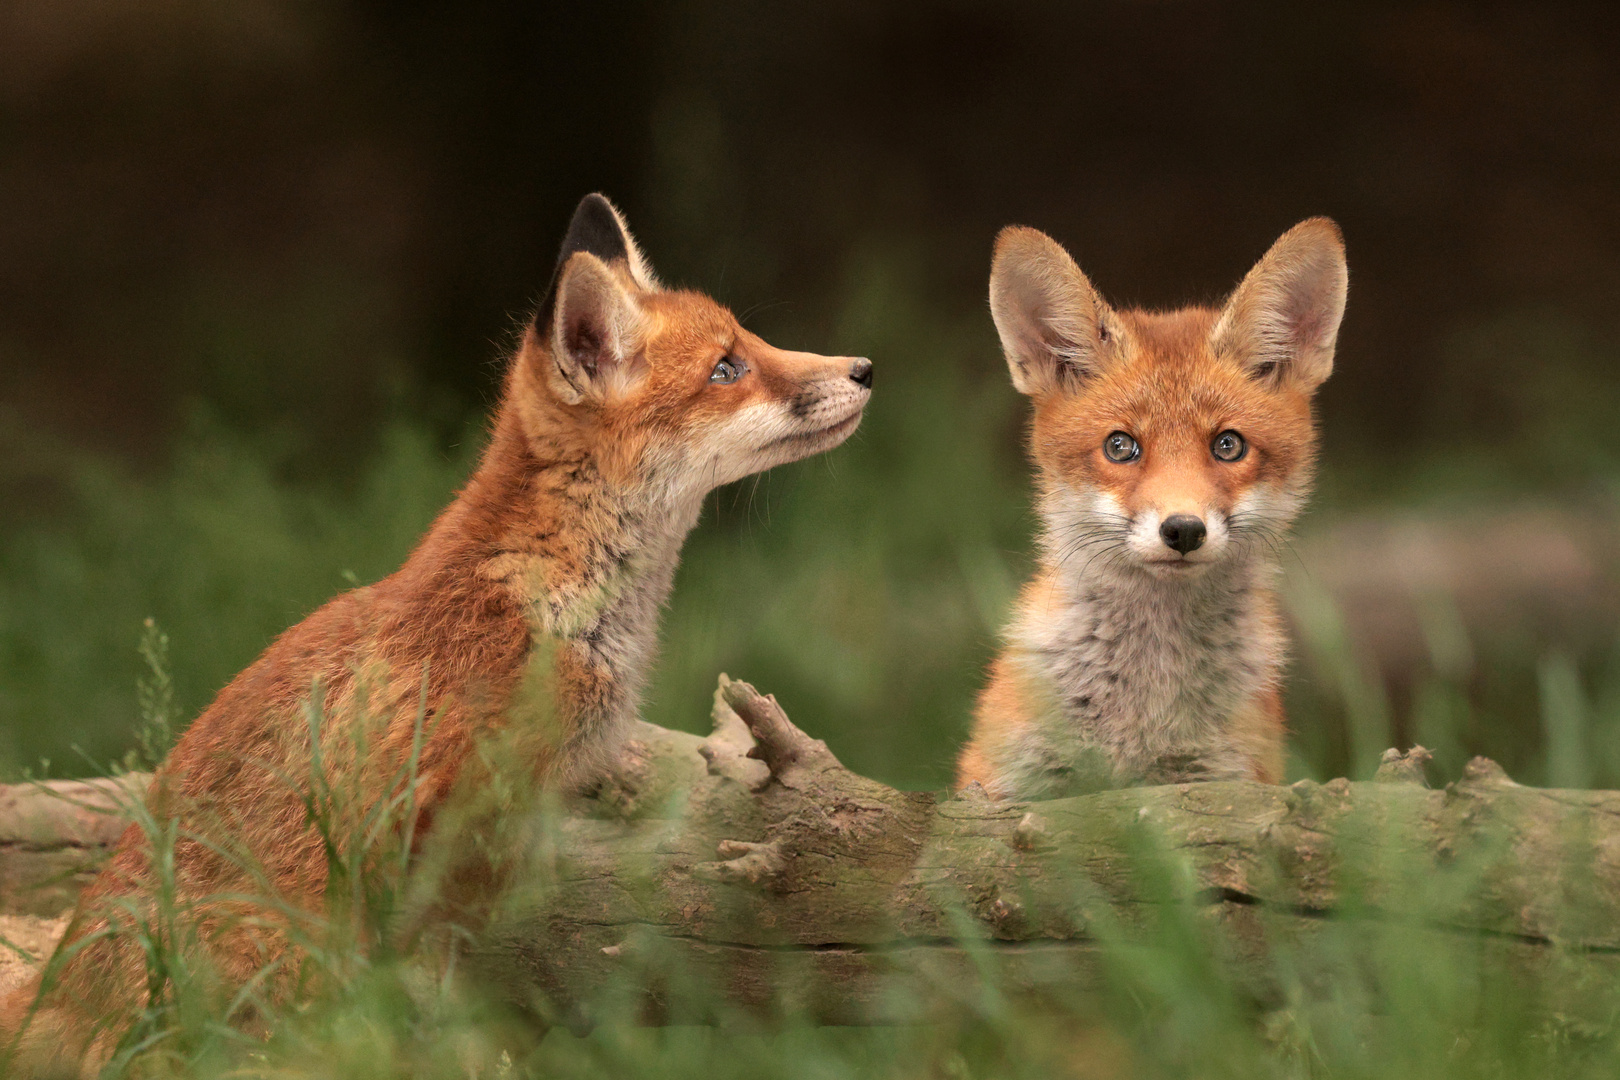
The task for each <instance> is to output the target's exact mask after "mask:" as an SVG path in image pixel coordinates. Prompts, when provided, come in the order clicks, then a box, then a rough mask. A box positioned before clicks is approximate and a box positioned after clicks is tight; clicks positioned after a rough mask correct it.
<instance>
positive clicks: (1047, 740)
mask: <svg viewBox="0 0 1620 1080" xmlns="http://www.w3.org/2000/svg"><path fill="white" fill-rule="evenodd" d="M1263 574H1264V570H1263V568H1260V567H1249V566H1235V567H1229V568H1224V567H1223V568H1217V569H1216V570H1214V571H1212V572H1211V573H1210V574H1208V575H1205V576H1204V577H1203V578H1200V579H1198V580H1194V581H1177V580H1170V581H1165V580H1161V579H1154V578H1150V577H1147V576H1146V575H1144V574H1140V573H1135V572H1130V571H1126V572H1122V573H1118V574H1095V575H1093V576H1090V577H1088V578H1086V579H1081V580H1068V581H1057V582H1054V583H1053V586H1052V587H1053V588H1054V589H1056V590H1059V594H1058V595H1057V596H1056V597H1054V600H1055V603H1054V604H1053V605H1052V606H1050V607H1048V608H1046V610H1045V611H1044V612H1043V613H1042V614H1041V616H1039V617H1027V618H1025V619H1023V620H1021V621H1020V622H1019V623H1017V624H1015V625H1014V627H1013V630H1012V645H1013V650H1012V657H1011V658H1012V660H1013V663H1014V664H1016V665H1017V666H1018V667H1019V668H1020V669H1021V671H1022V674H1023V675H1024V679H1025V682H1026V684H1027V685H1029V686H1030V687H1031V688H1032V689H1033V690H1035V692H1036V698H1037V700H1036V701H1034V702H1032V703H1031V704H1032V705H1033V706H1034V708H1035V716H1034V722H1033V723H1032V724H1030V725H1029V727H1028V728H1027V729H1025V730H1024V732H1023V733H1022V734H1021V735H1020V737H1019V740H1018V742H1019V745H1018V746H1016V747H1012V748H1009V749H1010V750H1012V754H1011V757H1012V758H1013V759H1014V760H1015V761H1016V762H1017V764H1015V765H1014V767H1013V768H1012V769H1011V770H1009V771H1010V772H1011V773H1012V774H1013V775H1012V776H1011V777H1009V778H1010V779H1011V780H1012V787H1013V788H1014V789H1015V790H1016V791H1017V792H1018V794H1019V795H1021V796H1024V797H1034V796H1037V795H1039V796H1044V797H1052V796H1058V795H1062V794H1069V793H1075V792H1078V791H1084V790H1091V789H1095V788H1097V787H1101V786H1108V785H1111V784H1117V783H1120V782H1132V781H1147V782H1155V783H1164V782H1176V781H1180V780H1194V779H1198V780H1210V779H1227V778H1234V779H1235V778H1239V777H1243V776H1246V775H1248V774H1249V772H1250V769H1251V765H1250V762H1249V761H1248V759H1247V757H1246V755H1244V754H1243V753H1242V752H1241V750H1240V749H1239V748H1238V747H1237V746H1236V745H1234V744H1233V741H1232V740H1231V739H1230V738H1228V737H1227V729H1228V727H1229V723H1230V720H1231V718H1232V716H1233V714H1234V713H1236V712H1237V711H1238V710H1239V709H1241V708H1243V707H1245V706H1246V705H1247V704H1248V703H1249V702H1251V701H1252V700H1253V699H1254V698H1255V697H1256V696H1257V695H1258V694H1260V693H1261V692H1263V691H1264V690H1265V689H1267V688H1268V687H1269V686H1270V685H1271V684H1272V682H1273V681H1274V680H1275V677H1276V671H1277V668H1278V666H1279V664H1280V662H1281V654H1282V643H1281V641H1280V639H1279V637H1278V635H1277V632H1276V630H1275V628H1274V627H1273V626H1272V625H1271V621H1270V619H1269V618H1268V616H1267V611H1266V608H1265V603H1266V600H1265V599H1264V598H1263V596H1262V594H1261V593H1260V592H1259V590H1258V589H1257V585H1259V584H1260V581H1259V580H1257V579H1259V578H1261V577H1262V576H1263ZM1042 699H1044V700H1042Z"/></svg>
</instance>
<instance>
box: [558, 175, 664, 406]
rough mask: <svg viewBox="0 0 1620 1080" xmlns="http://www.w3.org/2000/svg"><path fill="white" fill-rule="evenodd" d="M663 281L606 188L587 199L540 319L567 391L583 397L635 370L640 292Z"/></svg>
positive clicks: (571, 399) (568, 396)
mask: <svg viewBox="0 0 1620 1080" xmlns="http://www.w3.org/2000/svg"><path fill="white" fill-rule="evenodd" d="M660 288H661V286H660V285H659V284H658V279H657V278H656V277H654V276H653V272H652V267H651V266H650V265H648V263H647V259H646V256H644V255H642V253H641V248H639V247H638V246H636V241H635V238H634V237H632V236H631V235H630V228H629V226H627V225H626V224H625V223H624V215H623V214H621V213H619V211H618V208H617V207H615V206H614V205H613V204H612V203H611V202H609V201H608V200H607V197H606V196H604V195H600V194H594V193H593V194H590V195H587V196H585V197H584V198H583V199H581V200H580V201H579V206H577V207H576V208H575V209H574V217H573V220H572V221H570V222H569V223H568V232H567V233H566V234H565V235H564V236H563V242H562V249H561V250H560V251H559V252H558V253H557V268H556V270H555V271H554V272H553V273H552V276H551V287H550V288H548V289H547V290H546V298H545V301H544V303H542V305H541V307H540V311H539V313H538V314H536V315H535V318H534V321H535V329H536V330H537V331H539V332H540V333H541V335H542V337H544V338H546V339H547V340H549V341H550V343H551V354H552V358H553V361H554V365H553V367H554V370H553V371H552V372H551V383H552V385H553V388H554V389H555V390H556V391H557V394H558V396H559V397H561V398H562V399H563V400H564V401H567V402H568V403H569V404H578V403H579V402H580V401H582V400H584V399H585V398H586V397H600V396H602V395H604V394H605V393H607V392H608V391H609V390H610V389H612V388H613V387H614V386H615V385H620V384H623V383H625V382H627V381H628V380H629V379H630V378H631V377H633V376H634V374H635V370H634V368H635V363H634V362H635V360H636V356H637V353H638V352H639V349H640V345H641V342H640V340H639V338H640V328H641V317H640V307H639V305H638V304H637V302H636V297H637V295H638V294H639V293H647V292H657V291H659V289H660Z"/></svg>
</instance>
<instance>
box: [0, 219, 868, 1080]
mask: <svg viewBox="0 0 1620 1080" xmlns="http://www.w3.org/2000/svg"><path fill="white" fill-rule="evenodd" d="M871 385H872V364H871V362H870V361H868V360H866V359H855V358H850V357H825V356H814V355H811V354H808V353H797V352H784V351H783V350H781V349H777V348H774V347H772V346H771V345H768V344H767V343H766V342H764V341H763V340H761V339H760V338H759V337H757V336H756V335H754V334H752V333H750V332H749V331H747V330H745V329H744V328H743V327H742V326H741V325H740V324H739V323H738V321H737V319H736V318H735V317H734V316H733V315H732V314H731V312H730V311H728V310H726V309H725V308H724V307H722V306H720V305H719V304H718V303H716V302H714V301H713V300H711V299H709V298H708V297H706V296H703V295H700V294H698V293H695V292H686V291H680V290H674V289H666V288H663V287H662V286H660V285H659V283H658V282H657V280H656V279H655V278H654V277H653V275H652V272H651V270H650V269H649V267H648V265H647V262H646V260H645V259H644V258H643V257H642V254H641V252H640V251H639V249H638V248H637V246H636V244H635V242H634V241H633V240H632V239H631V236H630V233H629V231H628V230H627V229H626V228H625V224H624V221H623V219H622V218H621V217H620V215H619V213H618V211H617V210H615V209H614V208H613V206H612V205H610V204H609V203H608V201H607V200H606V199H604V198H602V197H601V196H600V195H591V196H588V197H587V198H586V199H585V200H584V201H583V202H581V203H580V205H579V208H578V210H577V211H576V212H575V215H574V218H573V221H572V224H571V225H570V226H569V229H568V232H567V235H566V239H565V240H564V242H563V246H562V251H561V254H560V255H559V257H558V261H557V266H556V271H555V274H554V276H553V279H552V285H551V289H550V290H549V292H548V293H547V295H546V298H545V301H544V302H543V305H542V307H541V309H540V312H539V314H538V315H537V316H536V317H535V319H534V320H533V321H532V323H530V324H529V325H528V327H527V329H526V330H525V332H524V334H523V338H522V342H521V345H520V346H519V347H518V350H517V353H516V355H515V356H514V357H513V358H512V360H511V363H510V366H509V369H508V371H507V376H506V385H505V390H504V393H503V396H502V399H501V403H500V406H499V409H498V411H497V412H496V414H495V417H494V423H493V428H492V431H491V435H490V441H489V445H488V447H487V449H486V450H485V451H484V454H483V457H482V459H481V460H480V462H479V465H478V468H477V470H476V471H475V472H474V474H473V476H472V478H471V479H470V480H469V481H468V483H467V485H466V487H465V488H463V489H462V491H461V492H460V494H459V495H458V496H457V497H456V499H455V501H454V502H453V503H452V504H451V505H450V507H449V508H448V509H446V510H445V511H444V512H443V513H442V514H441V515H440V516H439V518H438V520H437V521H435V522H434V523H433V525H432V527H431V528H430V529H429V531H428V533H427V535H426V536H425V537H424V538H423V539H422V541H421V543H420V544H419V545H418V546H417V548H416V550H415V551H413V552H412V553H411V555H410V557H409V558H408V559H407V560H406V562H405V565H404V566H403V567H402V568H401V569H400V570H399V571H398V572H396V573H394V574H393V575H391V576H389V577H387V578H385V579H383V580H382V581H379V582H378V583H376V584H375V585H371V586H368V587H366V588H361V589H356V590H354V591H352V592H349V593H346V594H344V595H342V596H339V597H337V598H336V599H335V600H333V601H331V602H330V603H328V604H327V605H326V606H325V607H322V608H321V609H320V610H318V611H316V612H315V613H314V614H313V615H310V616H309V617H308V618H307V619H305V620H304V621H303V622H301V623H299V624H298V625H297V626H295V627H293V628H292V629H291V630H288V631H287V632H286V633H284V634H283V635H281V637H280V638H278V639H277V640H276V641H275V643H274V644H272V645H271V646H270V648H269V649H267V650H266V651H265V653H264V655H262V656H261V657H259V659H258V660H257V661H255V662H254V663H253V665H252V666H251V667H249V668H248V669H247V670H246V671H244V672H242V673H241V674H240V675H239V676H237V677H236V679H235V680H233V681H232V682H231V683H230V685H228V686H227V687H225V689H224V690H222V691H221V692H220V694H219V697H218V698H216V699H215V701H214V703H213V704H212V705H211V706H209V708H208V709H207V710H206V711H205V712H204V713H203V714H202V715H201V716H200V717H199V718H198V719H197V721H196V722H195V723H194V724H192V725H191V727H190V729H189V730H188V731H187V732H186V733H185V735H184V737H182V738H181V739H180V741H179V744H178V745H177V746H176V747H175V748H174V750H173V752H172V753H171V754H170V755H169V757H168V760H167V761H166V762H165V763H164V764H163V766H162V767H161V768H160V769H159V770H158V772H157V775H156V778H155V779H154V781H153V785H152V794H151V795H150V796H149V799H148V802H149V805H151V807H152V810H153V813H154V814H155V815H157V816H159V817H163V816H167V815H169V814H178V815H179V818H180V828H181V829H182V833H181V836H182V839H181V840H180V841H179V842H178V843H177V845H176V847H175V860H176V865H175V867H174V874H175V879H176V881H177V883H178V889H179V892H180V894H181V895H180V897H179V901H180V902H182V903H184V902H186V901H188V900H190V901H193V902H196V901H202V902H203V904H204V906H203V907H201V908H199V909H194V911H195V916H196V918H195V920H194V921H196V922H197V923H198V927H199V932H200V935H201V938H202V942H203V946H204V947H205V948H206V949H207V951H208V953H209V954H210V955H211V958H212V960H213V966H214V968H216V969H217V971H218V973H219V975H220V976H221V978H222V980H223V981H224V983H225V984H226V986H227V988H226V993H227V995H228V993H229V992H230V987H231V986H232V985H234V986H243V985H245V984H246V983H247V982H248V980H249V979H251V978H254V977H255V976H256V975H260V976H261V977H262V973H264V972H266V971H275V972H279V974H275V975H273V976H272V977H271V979H270V982H269V984H267V985H262V986H260V988H259V989H260V991H261V992H263V993H265V994H267V995H269V996H272V997H274V996H275V994H276V991H277V986H278V985H286V984H289V983H290V981H291V980H292V979H294V978H295V977H296V976H295V974H294V973H295V972H296V969H297V963H296V961H297V955H296V954H297V950H296V949H295V948H294V947H293V946H292V945H291V944H290V943H289V940H288V935H287V934H286V933H285V932H283V929H281V928H278V924H277V923H276V922H275V916H274V913H273V911H269V912H266V913H260V914H257V915H255V916H254V917H252V918H243V917H242V913H241V912H240V911H239V910H236V909H234V908H232V906H231V905H230V904H229V903H223V902H222V903H221V904H219V905H218V906H217V907H215V906H211V905H210V902H209V901H208V900H207V899H206V898H210V897H222V896H230V895H231V894H236V895H238V896H240V895H244V894H245V895H252V896H262V895H264V894H265V893H266V892H267V891H268V892H270V893H271V894H272V895H274V896H275V897H276V898H277V899H278V901H280V902H282V903H284V904H286V905H287V908H286V909H276V910H296V909H300V908H301V909H303V910H308V911H319V910H320V909H321V908H322V903H323V890H324V888H325V887H326V884H327V870H328V862H327V851H326V850H325V849H324V847H323V837H322V836H321V835H320V833H319V832H318V831H317V830H316V828H315V827H314V826H313V824H312V821H311V815H310V814H309V813H308V811H307V807H306V801H305V800H306V797H308V795H309V791H308V790H307V788H308V786H309V784H308V780H309V777H310V776H311V767H312V753H311V751H312V740H311V737H310V730H311V725H310V720H309V717H310V716H311V715H314V716H317V717H325V718H326V719H327V722H328V724H329V725H333V724H342V723H344V722H345V718H351V717H354V716H356V715H361V714H363V715H365V716H368V717H371V718H373V719H372V720H371V721H370V722H369V724H370V730H369V738H368V739H366V741H365V743H364V745H363V746H361V747H359V749H354V748H355V747H356V741H355V740H354V739H353V738H351V735H352V734H353V733H352V732H347V731H341V730H327V731H325V732H323V739H322V745H323V746H324V747H326V749H325V750H324V751H323V752H324V753H325V754H326V756H325V758H324V759H323V760H324V765H323V767H324V768H325V769H326V770H327V771H328V772H329V773H330V772H331V771H332V770H333V769H337V770H339V771H342V772H346V773H347V775H346V776H337V777H331V778H330V779H329V783H330V784H331V786H332V788H333V789H334V790H341V789H342V788H343V785H344V784H351V785H358V786H359V787H361V788H362V789H363V796H364V797H365V798H366V799H369V800H371V801H373V802H375V801H377V800H382V799H385V798H388V797H389V796H390V795H392V794H394V792H393V791H392V790H391V785H397V783H398V782H399V781H398V778H399V777H400V775H401V769H402V767H404V766H405V765H406V764H407V762H408V761H409V760H410V759H411V758H412V757H413V756H414V758H415V760H416V773H417V776H418V777H419V779H418V782H417V786H416V790H415V796H414V799H415V805H416V807H417V811H418V812H417V814H416V815H415V817H414V822H413V824H412V826H411V828H412V829H413V831H412V833H411V835H412V837H413V838H414V840H415V841H416V842H418V843H419V842H420V841H421V839H422V837H423V836H425V835H427V834H428V833H429V832H431V830H432V829H433V827H434V824H435V823H436V822H439V823H443V822H445V821H446V820H447V819H446V815H445V813H444V811H446V809H453V808H455V807H457V806H460V805H462V804H463V803H464V801H465V800H464V799H463V796H466V795H467V794H468V793H469V792H476V791H478V790H479V789H480V787H481V786H482V785H485V784H486V783H488V782H489V780H490V777H491V770H492V769H494V768H497V767H499V768H502V769H508V770H511V769H515V770H517V771H518V772H520V773H525V774H527V775H528V776H530V777H532V778H533V779H534V780H535V781H540V782H552V783H556V784H564V785H569V786H578V785H580V784H582V783H584V782H586V781H588V780H590V779H591V777H592V775H593V773H595V772H596V771H597V770H599V768H600V767H601V766H603V764H604V763H605V762H606V761H607V760H608V758H609V756H610V755H611V754H612V753H613V751H614V748H615V744H616V742H617V741H619V738H620V736H621V734H622V733H623V732H624V731H625V730H626V727H627V725H628V724H629V722H630V721H632V720H633V719H634V718H635V716H636V713H637V707H638V697H639V694H640V692H641V689H642V685H643V683H644V681H645V678H646V675H647V671H648V667H649V665H650V664H651V662H652V659H653V653H654V650H655V646H656V638H657V622H658V615H659V611H660V609H661V608H662V607H663V605H664V602H665V600H666V598H667V596H668V594H669V591H670V584H671V581H672V579H673V577H674V574H675V564H676V560H677V558H678V556H679V553H680V549H681V545H682V543H683V541H684V540H685V537H686V535H687V533H688V532H689V531H690V530H691V529H692V527H693V526H694V525H695V524H696V523H697V520H698V516H699V512H700V510H701V509H702V506H703V499H704V496H705V495H706V494H707V493H708V492H709V491H711V490H712V489H714V488H716V487H718V486H719V485H721V484H725V483H729V482H730V481H733V480H737V479H739V478H741V477H744V476H747V475H749V474H751V473H756V472H760V471H762V470H765V469H768V468H770V467H772V466H774V465H780V464H782V463H784V462H789V461H794V460H797V459H799V458H803V457H806V456H808V455H811V454H815V453H818V452H820V451H822V450H827V449H830V448H831V447H834V446H837V445H838V444H839V443H841V442H843V440H844V439H846V438H847V437H848V436H849V434H850V433H851V432H852V431H854V430H855V427H856V425H857V424H859V423H860V419H861V414H862V411H863V410H864V408H865V406H866V402H867V399H868V397H869V395H870V392H871ZM312 687H318V688H319V691H320V697H321V700H320V701H319V702H318V703H317V704H318V705H319V706H320V708H319V709H318V710H317V711H315V712H314V713H311V711H310V710H309V709H308V708H307V707H306V704H305V703H306V699H308V698H309V696H310V694H311V688H312ZM424 714H425V722H424ZM497 739H498V740H499V742H498V743H495V742H493V740H497ZM418 742H420V745H419V747H418V746H417V743H418ZM491 745H498V746H499V751H498V754H499V756H500V758H501V760H499V761H498V762H497V761H492V760H491V758H492V756H493V755H492V754H491V753H488V752H482V753H481V752H480V748H481V747H489V746H491ZM346 748H347V750H348V758H347V759H346V758H345V757H344V752H345V750H346ZM224 830H228V832H229V835H230V840H229V842H230V843H231V844H234V845H235V846H236V848H237V849H238V850H241V851H245V853H246V855H247V856H248V860H247V862H244V860H242V859H239V858H229V859H227V858H224V857H222V855H221V854H220V851H221V850H222V849H221V848H220V846H219V844H218V843H208V842H205V840H206V839H207V838H210V837H214V836H215V834H218V833H220V832H222V831H224ZM196 836H201V837H203V838H204V839H202V840H199V839H193V837H196ZM247 863H251V864H253V866H252V869H254V870H255V872H256V873H255V874H250V872H249V869H250V868H249V866H248V865H247ZM257 873H262V877H257V876H256V874H257ZM475 876H476V875H475ZM153 878H154V873H153V869H152V867H151V866H150V865H149V847H148V844H147V842H146V838H145V837H144V836H143V835H142V834H141V833H140V831H139V830H137V829H136V828H135V827H133V826H132V827H131V828H130V830H129V831H128V832H127V833H126V834H125V836H124V838H123V840H122V842H121V843H120V845H119V847H118V849H117V851H116V853H115V855H114V856H113V859H112V861H111V863H110V864H109V865H108V867H107V868H106V869H105V870H104V871H103V872H102V873H101V875H100V876H99V877H98V878H97V880H96V881H95V882H94V884H93V885H92V886H91V888H90V889H89V890H87V892H86V894H85V896H84V897H83V899H82V900H81V903H80V906H79V908H78V911H77V913H76V914H75V917H74V919H73V921H72V923H71V925H70V927H69V930H68V934H67V936H66V938H65V939H64V942H63V944H62V946H61V947H60V950H59V955H60V956H63V957H71V958H70V959H67V961H66V963H65V965H64V966H63V967H62V970H61V972H60V974H59V976H58V977H57V978H56V980H55V981H54V983H53V985H51V986H49V987H48V988H47V989H46V991H45V994H44V997H43V999H42V1001H41V1003H40V1006H39V1010H38V1012H37V1013H36V1014H34V1015H32V1017H31V1023H28V1024H27V1030H26V1031H25V1032H24V1034H23V1038H22V1041H21V1044H20V1045H21V1057H20V1058H19V1059H18V1060H17V1061H14V1062H13V1066H14V1068H16V1069H18V1070H19V1071H24V1072H25V1074H29V1075H31V1074H32V1073H33V1072H40V1071H47V1070H49V1069H51V1068H53V1067H54V1068H58V1069H61V1068H64V1067H65V1068H69V1069H75V1070H76V1069H77V1068H79V1067H82V1068H83V1070H84V1071H85V1073H86V1074H87V1075H93V1074H94V1072H95V1070H96V1068H97V1066H98V1063H99V1062H101V1061H104V1060H105V1059H106V1057H107V1055H108V1053H109V1052H110V1051H111V1049H112V1048H113V1046H114V1045H115V1043H116V1042H117V1040H118V1039H119V1038H120V1036H121V1035H122V1033H123V1032H124V1031H126V1030H127V1029H128V1027H129V1025H130V1023H131V1021H132V1020H133V1019H134V1018H135V1017H136V1016H137V1015H138V1013H139V1010H140V1009H141V1008H142V1007H143V1005H144V1003H145V999H146V997H147V994H148V989H149V988H148V984H147V981H146V977H147V973H146V971H145V969H144V964H143V959H142V957H141V955H140V951H139V946H138V944H137V943H136V942H135V941H133V940H132V939H131V937H130V936H129V935H127V934H111V935H107V934H106V931H107V930H108V928H109V920H112V921H113V922H117V921H118V920H120V919H123V918H125V917H128V918H136V917H138V916H139V913H140V912H141V911H142V910H143V907H142V905H143V904H145V903H146V901H145V900H144V899H142V898H143V897H145V896H149V895H151V890H152V889H153V888H154V885H153ZM493 884H494V883H492V882H484V883H482V884H481V883H480V882H478V881H476V880H474V881H473V882H472V883H471V887H470V891H471V892H473V893H477V892H478V891H479V889H480V888H481V887H485V886H487V887H493ZM267 886H268V888H267ZM125 899H127V900H128V902H127V903H124V902H123V901H124V900H125ZM72 950H77V951H76V952H73V951H72ZM277 965H279V967H277ZM34 989H35V988H34V987H30V988H25V990H24V991H22V992H21V993H20V994H18V995H16V996H14V997H13V998H12V999H11V1000H10V1001H9V1002H7V1003H5V1007H4V1008H3V1009H0V1034H5V1035H10V1034H14V1033H16V1032H17V1031H18V1030H19V1029H20V1028H22V1027H23V1026H24V1024H25V1021H28V1020H29V1019H30V1003H31V1000H32V997H33V994H34ZM0 1050H3V1045H0ZM81 1062H82V1066H81V1065H80V1063H81ZM24 1063H26V1064H24Z"/></svg>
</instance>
